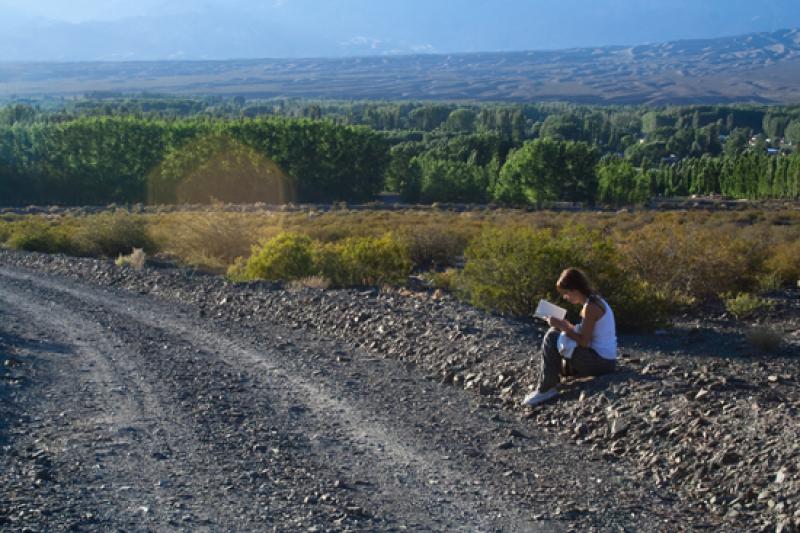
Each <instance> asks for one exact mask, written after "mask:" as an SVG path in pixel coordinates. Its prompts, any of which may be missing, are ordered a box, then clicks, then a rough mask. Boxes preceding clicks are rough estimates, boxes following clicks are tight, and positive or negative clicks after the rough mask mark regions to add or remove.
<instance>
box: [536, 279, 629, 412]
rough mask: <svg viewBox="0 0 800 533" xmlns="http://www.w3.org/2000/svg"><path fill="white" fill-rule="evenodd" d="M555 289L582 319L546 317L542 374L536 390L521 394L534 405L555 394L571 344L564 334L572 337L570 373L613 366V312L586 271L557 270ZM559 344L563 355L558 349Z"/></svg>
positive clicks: (587, 373)
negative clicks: (575, 322) (547, 327)
mask: <svg viewBox="0 0 800 533" xmlns="http://www.w3.org/2000/svg"><path fill="white" fill-rule="evenodd" d="M556 289H558V292H559V293H560V294H561V296H562V297H563V298H564V299H565V300H566V301H568V302H569V303H571V304H574V305H580V306H581V307H582V309H581V317H582V320H581V323H580V324H578V325H573V324H570V323H569V322H568V321H566V320H560V319H557V318H553V317H550V319H549V320H548V324H549V325H550V330H549V331H548V332H547V334H546V335H545V336H544V341H543V342H542V377H541V380H540V381H539V386H538V387H537V389H536V391H534V392H532V393H531V394H529V395H528V396H527V397H525V400H523V402H522V404H523V405H528V406H533V405H538V404H540V403H542V402H545V401H547V400H550V399H552V398H555V397H556V396H558V390H557V389H556V385H558V382H559V381H560V373H561V365H562V361H563V360H564V355H566V356H567V357H569V353H568V352H569V351H570V348H571V347H570V346H568V345H569V344H570V342H569V341H568V340H567V339H565V338H564V336H566V337H567V338H568V339H571V340H572V341H574V345H573V346H574V349H571V352H572V353H571V357H569V359H568V366H569V367H571V372H570V374H571V375H576V376H599V375H601V374H608V373H609V372H613V371H614V368H615V367H616V363H617V333H616V325H615V322H614V313H613V311H611V307H609V305H608V303H607V302H606V301H605V300H604V299H603V298H602V297H601V296H600V295H599V294H598V293H597V292H596V291H595V290H594V289H592V286H591V285H590V283H589V280H588V279H587V278H586V275H585V274H584V273H583V272H581V271H580V270H578V269H576V268H568V269H566V270H565V271H564V272H562V273H561V276H560V277H559V278H558V281H557V282H556ZM562 333H563V335H564V336H562ZM559 337H561V342H559ZM559 345H561V346H560V348H561V350H562V351H563V352H565V354H564V355H562V353H561V351H559Z"/></svg>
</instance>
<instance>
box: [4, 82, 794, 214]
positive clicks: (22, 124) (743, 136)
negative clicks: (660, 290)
mask: <svg viewBox="0 0 800 533" xmlns="http://www.w3.org/2000/svg"><path fill="white" fill-rule="evenodd" d="M799 145H800V107H797V106H795V107H763V106H761V107H760V106H749V105H738V106H737V105H732V106H673V107H661V108H648V107H644V106H636V107H597V106H581V105H574V104H559V103H547V104H530V105H505V104H504V105H493V104H480V105H477V104H476V105H467V104H442V103H434V104H431V103H424V102H383V103H382V102H325V101H318V102H317V101H305V100H296V99H276V100H269V101H252V100H247V99H245V98H241V97H238V98H233V99H224V98H220V97H208V98H198V99H190V98H189V99H187V98H176V97H165V96H159V95H149V96H142V97H139V98H134V97H122V96H118V95H102V94H98V95H94V97H93V98H86V99H78V100H74V101H55V102H53V101H51V102H40V103H31V102H28V103H16V104H12V105H8V106H6V107H3V108H0V200H1V202H0V203H2V204H5V205H9V204H16V205H20V204H31V203H40V204H41V203H53V204H69V205H73V204H104V203H110V202H118V203H132V202H148V201H149V202H155V203H171V202H208V201H213V200H219V201H232V202H243V201H269V202H274V203H277V202H285V201H296V202H332V201H350V202H363V201H369V200H371V199H374V198H375V196H376V194H377V193H378V192H380V191H381V190H384V189H385V190H391V191H395V192H398V193H400V195H401V198H402V199H403V200H404V201H407V202H423V203H431V202H464V203H487V202H498V203H504V204H514V205H520V204H533V205H542V204H543V203H546V202H551V201H572V202H583V203H585V204H590V205H591V204H596V203H601V204H616V205H624V204H630V203H639V202H644V201H646V200H647V199H648V198H650V197H652V196H656V195H662V196H673V195H688V194H711V193H717V194H724V195H727V196H732V197H736V198H798V197H799V194H798V155H797V146H799Z"/></svg>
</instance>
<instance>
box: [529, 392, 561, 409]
mask: <svg viewBox="0 0 800 533" xmlns="http://www.w3.org/2000/svg"><path fill="white" fill-rule="evenodd" d="M556 396H558V390H557V389H556V388H555V387H553V388H552V389H550V390H549V391H545V392H542V391H538V390H537V391H535V392H532V393H530V394H528V395H527V396H525V399H524V400H522V405H527V406H528V407H533V406H534V405H539V404H540V403H544V402H546V401H547V400H552V399H553V398H555V397H556Z"/></svg>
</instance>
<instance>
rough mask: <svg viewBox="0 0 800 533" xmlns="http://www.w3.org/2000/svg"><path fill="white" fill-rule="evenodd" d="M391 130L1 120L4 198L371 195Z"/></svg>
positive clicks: (273, 123) (297, 124)
mask: <svg viewBox="0 0 800 533" xmlns="http://www.w3.org/2000/svg"><path fill="white" fill-rule="evenodd" d="M388 154H389V150H388V144H387V141H386V139H385V138H384V137H383V136H381V135H379V134H377V133H375V132H373V131H371V130H369V129H368V128H364V127H353V126H338V125H335V124H332V123H329V122H324V121H310V120H290V119H285V118H275V117H271V118H262V119H253V120H234V121H231V120H209V119H177V120H168V119H149V118H134V117H80V118H76V119H71V120H68V121H64V122H59V121H47V122H33V123H30V124H14V125H10V126H9V125H5V126H0V198H2V204H4V205H25V204H61V205H81V204H90V205H91V204H95V205H96V204H107V203H111V202H116V203H138V202H148V201H150V202H154V203H170V202H185V201H189V202H193V201H194V202H202V203H208V202H210V201H227V202H255V201H283V202H286V201H296V202H324V201H337V200H346V201H368V200H370V199H372V198H373V197H374V196H375V195H376V194H377V193H378V192H380V191H381V189H382V187H383V175H384V170H385V167H386V165H387V163H388Z"/></svg>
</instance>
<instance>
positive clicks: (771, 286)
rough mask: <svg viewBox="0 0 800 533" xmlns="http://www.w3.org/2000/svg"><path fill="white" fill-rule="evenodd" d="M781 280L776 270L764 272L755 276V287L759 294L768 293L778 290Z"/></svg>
mask: <svg viewBox="0 0 800 533" xmlns="http://www.w3.org/2000/svg"><path fill="white" fill-rule="evenodd" d="M782 284H783V280H782V279H781V276H780V274H778V273H777V272H766V273H764V274H759V275H758V276H756V287H757V288H758V292H759V293H760V294H768V293H771V292H775V291H777V290H780V288H781V285H782Z"/></svg>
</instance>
